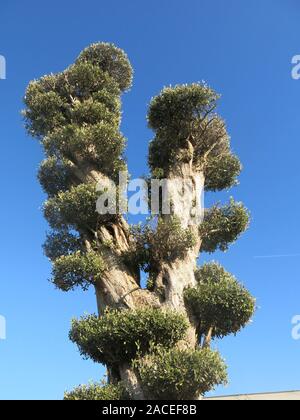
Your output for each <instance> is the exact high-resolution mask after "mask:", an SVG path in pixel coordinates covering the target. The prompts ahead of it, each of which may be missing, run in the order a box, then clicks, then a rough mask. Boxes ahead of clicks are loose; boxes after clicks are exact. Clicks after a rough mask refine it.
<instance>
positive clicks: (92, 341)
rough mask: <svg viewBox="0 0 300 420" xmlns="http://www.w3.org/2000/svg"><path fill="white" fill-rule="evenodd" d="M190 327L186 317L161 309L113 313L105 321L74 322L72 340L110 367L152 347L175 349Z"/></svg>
mask: <svg viewBox="0 0 300 420" xmlns="http://www.w3.org/2000/svg"><path fill="white" fill-rule="evenodd" d="M187 327H188V324H187V320H186V318H185V316H184V315H181V314H179V313H176V312H172V311H163V310H160V309H146V308H144V309H137V310H134V311H133V310H122V311H117V310H110V311H108V312H107V313H106V314H105V315H104V316H102V317H101V318H98V317H97V316H86V317H83V318H81V319H80V320H73V323H72V329H71V332H70V339H71V341H72V342H74V343H76V344H77V345H78V347H79V350H80V353H81V354H82V355H83V356H85V357H90V358H91V359H92V360H93V361H95V362H98V363H104V364H108V365H114V364H120V363H124V362H130V361H132V360H133V359H134V358H135V357H136V355H137V353H138V352H140V353H142V354H145V353H146V352H147V351H148V350H149V348H150V345H151V344H153V343H154V344H161V345H163V346H164V347H167V348H169V347H172V346H174V345H175V344H176V343H177V342H178V341H179V340H181V339H183V338H184V336H185V332H186V330H187Z"/></svg>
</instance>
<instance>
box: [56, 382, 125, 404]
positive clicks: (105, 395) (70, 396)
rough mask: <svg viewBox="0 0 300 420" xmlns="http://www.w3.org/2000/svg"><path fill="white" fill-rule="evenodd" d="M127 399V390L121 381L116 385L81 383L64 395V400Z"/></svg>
mask: <svg viewBox="0 0 300 420" xmlns="http://www.w3.org/2000/svg"><path fill="white" fill-rule="evenodd" d="M128 399H129V397H128V395H127V392H126V390H125V388H124V386H123V385H122V384H121V383H119V384H117V385H113V384H109V385H101V384H97V383H92V384H90V385H81V386H79V387H77V388H75V389H73V391H70V392H66V393H65V396H64V400H65V401H102V400H103V401H116V400H128Z"/></svg>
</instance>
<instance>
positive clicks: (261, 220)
mask: <svg viewBox="0 0 300 420" xmlns="http://www.w3.org/2000/svg"><path fill="white" fill-rule="evenodd" d="M299 21H300V4H299V1H297V0H251V1H248V2H246V1H240V0H226V1H225V0H187V1H184V2H183V1H179V0H172V1H170V0H152V1H151V2H146V1H144V0H129V1H126V2H125V1H121V0H110V1H103V0H85V1H84V2H74V1H61V0H59V1H58V0H52V1H51V2H43V3H41V2H40V1H37V0H27V1H21V0H20V1H16V0H11V1H8V0H6V1H2V2H1V15H0V54H2V55H5V57H6V59H7V80H5V81H2V80H1V81H0V140H1V153H0V173H1V176H0V190H1V196H2V199H1V206H0V224H1V234H2V235H1V236H2V240H1V254H0V255H1V265H0V314H1V315H4V316H5V317H6V319H7V340H6V341H0V398H1V399H13V398H20V399H29V398H31V399H59V398H61V397H62V395H63V392H64V390H65V389H70V388H72V387H73V386H75V385H77V384H80V383H86V382H88V381H89V380H90V379H94V380H97V379H99V378H100V377H101V376H102V374H103V369H101V367H99V366H97V365H94V364H92V363H91V362H89V361H84V360H82V359H81V358H80V356H79V354H78V352H77V349H76V348H75V347H74V346H73V345H72V344H71V343H70V342H69V341H68V337H67V336H68V331H69V326H70V319H71V318H72V317H74V316H80V315H81V314H83V313H84V312H85V311H87V312H93V311H95V301H94V300H95V299H94V296H93V293H92V292H88V293H86V294H84V293H82V292H76V293H69V294H63V293H61V292H58V291H56V290H54V289H53V287H52V285H51V284H50V283H48V282H47V278H48V277H49V274H50V265H49V263H48V261H47V259H46V258H45V257H44V256H43V254H42V250H41V244H42V242H43V240H44V236H45V231H46V229H47V226H46V223H45V222H44V220H43V218H42V214H41V211H40V207H41V204H42V202H43V200H44V196H43V194H42V192H41V189H40V187H39V185H38V182H37V181H36V178H35V175H36V170H37V167H38V163H39V161H40V160H41V158H42V155H41V151H40V148H39V146H38V144H37V143H36V142H35V141H33V140H31V139H30V138H28V137H27V136H26V135H25V132H24V129H23V126H22V120H21V117H20V114H19V112H20V110H21V108H22V95H23V92H24V90H25V87H26V85H27V84H28V82H29V81H30V80H31V79H33V78H37V77H40V76H41V75H44V74H46V73H49V72H56V71H60V70H63V69H64V68H65V67H66V66H67V65H69V64H70V63H71V62H72V61H73V60H74V59H75V57H76V56H77V54H78V53H79V52H80V50H81V49H83V48H84V47H85V46H87V45H89V44H90V43H92V42H95V41H109V42H114V43H116V44H117V45H118V46H120V47H122V48H123V49H125V50H126V52H127V53H128V55H129V57H130V59H131V61H132V64H133V66H134V69H135V78H134V87H133V89H132V91H131V92H130V93H129V94H127V95H126V96H125V97H124V116H123V131H124V133H125V134H126V136H127V137H128V139H129V146H128V160H129V165H130V170H131V173H132V174H133V175H134V176H139V175H141V174H144V173H146V172H147V167H146V154H147V144H148V141H149V139H151V132H150V131H149V130H148V129H147V126H146V120H145V115H146V110H147V104H148V103H149V100H150V98H151V96H153V95H155V94H157V93H158V92H159V90H160V89H161V88H162V87H163V86H164V85H169V84H175V83H186V82H187V83H189V82H194V81H199V80H202V79H204V80H206V81H207V82H208V83H209V84H210V85H211V86H212V87H214V88H215V89H216V90H217V91H219V92H220V93H222V95H223V97H222V101H221V105H220V112H221V114H222V116H223V117H224V118H225V119H226V120H227V124H228V128H229V131H230V133H231V136H232V144H233V148H234V150H235V151H236V152H237V153H238V154H239V155H240V157H241V159H242V161H243V164H244V167H245V170H244V172H243V175H242V176H241V185H240V187H239V188H236V189H234V190H233V191H231V192H230V194H231V195H233V196H234V197H235V198H237V199H240V200H243V201H244V202H245V203H246V205H247V206H248V207H249V208H250V210H251V212H252V225H251V229H250V230H249V232H247V234H245V235H244V236H243V238H242V239H241V240H240V241H238V243H237V244H236V245H234V246H233V247H232V248H231V249H230V251H229V252H228V253H227V254H222V255H217V256H214V258H218V259H219V260H220V261H221V263H222V264H224V266H225V267H226V268H227V269H228V270H230V271H232V272H233V273H235V274H236V275H237V276H238V278H239V279H241V280H243V282H244V283H245V284H246V285H247V287H248V288H250V290H251V291H252V293H253V294H254V295H255V296H256V297H257V298H258V306H259V310H258V312H257V315H256V317H255V319H254V323H253V325H251V326H250V327H248V328H247V329H246V330H245V331H244V332H243V333H242V334H240V335H238V336H237V337H231V338H227V339H226V340H224V341H223V342H220V343H216V345H217V346H218V347H219V349H220V351H221V352H222V354H223V355H224V357H225V358H226V360H227V362H228V364H229V366H230V369H229V372H230V379H231V381H230V386H229V387H228V388H227V389H223V388H222V389H218V390H217V394H228V393H229V394H232V393H250V392H260V391H277V390H289V389H299V388H300V383H299V377H300V363H299V354H300V341H298V342H297V341H293V340H292V338H291V328H292V327H291V318H292V317H293V316H294V315H295V314H300V299H299V296H300V282H299V279H300V257H296V256H294V257H281V258H268V259H267V258H265V259H256V258H254V257H255V256H258V255H279V254H300V244H299V238H298V235H299V231H300V217H299V207H300V194H299V183H300V173H299V155H300V138H299V135H300V119H299V113H300V80H299V81H295V80H293V79H292V78H291V68H292V65H291V59H292V57H293V56H294V55H296V54H300V27H299ZM230 194H217V195H215V197H212V196H209V197H208V201H209V202H211V201H212V199H220V198H222V199H223V198H224V197H226V196H229V195H230ZM208 258H210V257H208V256H203V257H202V259H203V261H204V260H205V259H208Z"/></svg>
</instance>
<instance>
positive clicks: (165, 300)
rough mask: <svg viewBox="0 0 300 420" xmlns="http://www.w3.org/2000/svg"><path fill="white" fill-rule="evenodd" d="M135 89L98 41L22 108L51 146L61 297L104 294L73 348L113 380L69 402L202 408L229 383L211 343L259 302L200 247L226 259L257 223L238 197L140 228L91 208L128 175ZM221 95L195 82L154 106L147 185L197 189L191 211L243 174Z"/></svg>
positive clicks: (51, 206) (43, 176)
mask: <svg viewBox="0 0 300 420" xmlns="http://www.w3.org/2000/svg"><path fill="white" fill-rule="evenodd" d="M131 84H132V68H131V65H130V62H129V60H128V58H127V56H126V54H125V53H124V52H123V51H122V50H120V49H118V48H117V47H115V46H114V45H112V44H106V43H98V44H93V45H91V46H90V47H88V48H87V49H85V50H84V51H83V52H82V53H81V54H80V55H79V57H78V58H77V59H76V61H75V62H74V64H72V65H71V66H70V67H68V68H67V69H66V70H64V71H62V72H61V73H58V74H50V75H48V76H44V77H42V78H41V79H39V80H35V81H32V82H31V83H30V84H29V86H28V88H27V91H26V95H25V99H24V100H25V110H24V119H25V123H26V129H27V131H28V133H29V134H30V135H31V136H33V137H35V138H37V139H38V140H39V141H40V142H41V144H42V146H43V148H44V151H45V160H44V161H43V162H42V163H41V166H40V168H39V173H38V178H39V180H40V183H41V185H42V187H43V189H44V191H45V193H46V194H47V195H48V199H47V201H46V203H45V205H44V214H45V217H46V219H47V221H48V222H49V225H50V228H51V230H50V232H49V233H48V235H47V239H46V243H45V245H44V250H45V254H46V255H47V256H48V258H49V259H50V260H51V261H52V263H53V272H52V282H53V284H54V285H55V286H56V287H57V288H59V289H61V290H62V291H64V292H67V291H70V290H73V289H75V288H78V287H81V288H82V289H83V290H86V289H88V288H89V287H93V288H94V289H95V295H96V301H97V307H98V314H97V315H95V314H91V315H90V316H85V317H83V318H81V319H79V320H73V322H72V328H71V331H70V339H71V340H72V341H73V342H74V343H76V344H77V346H78V348H79V350H80V353H81V354H82V355H83V356H84V357H88V358H91V359H92V360H93V361H95V362H96V363H101V364H104V365H106V367H107V372H108V383H107V384H101V383H100V384H90V385H85V386H80V387H79V388H76V389H75V390H73V391H72V392H69V393H66V395H65V399H75V400H76V399H174V400H180V399H198V398H200V397H201V396H202V395H203V394H204V393H206V392H208V391H210V390H211V389H213V388H214V387H215V386H216V385H219V384H223V383H226V380H227V374H226V366H225V364H224V361H223V360H222V358H221V356H220V355H219V353H218V352H216V351H213V350H212V349H211V342H212V340H213V339H215V338H222V337H224V336H227V335H229V334H236V333H237V332H238V331H239V330H240V329H241V328H243V327H244V326H245V325H246V324H247V323H248V322H249V320H250V319H251V317H252V315H253V312H254V309H255V301H254V299H253V298H252V296H251V295H250V294H249V292H248V291H247V290H246V289H245V288H244V287H243V286H242V285H241V284H240V283H239V282H238V281H237V280H236V279H235V278H234V277H233V276H232V275H231V274H229V273H227V272H226V271H225V269H223V268H222V267H221V266H220V265H218V264H217V263H213V264H206V265H203V266H202V267H197V261H198V258H199V255H200V253H201V252H209V253H213V252H215V251H216V250H221V251H226V250H227V249H228V247H229V246H230V244H232V243H233V242H235V241H236V240H237V239H238V237H239V236H240V235H241V234H242V233H243V232H244V231H245V230H246V229H247V227H248V222H249V215H248V211H247V210H246V209H245V207H244V206H243V205H242V204H241V203H237V202H235V201H234V200H233V199H231V201H230V202H229V203H228V204H226V205H224V206H221V205H220V204H216V205H215V206H214V207H212V208H211V209H208V210H205V214H204V218H203V220H201V221H199V223H195V220H193V215H192V214H191V209H189V208H187V209H186V210H183V211H182V212H181V213H179V214H175V213H172V209H171V212H170V214H165V213H164V212H163V211H162V209H161V208H160V209H159V212H158V214H157V216H156V219H155V222H153V220H152V221H151V223H145V224H144V225H138V226H129V224H128V221H127V219H126V217H124V214H122V212H121V211H120V210H118V211H117V212H115V214H99V213H98V212H97V211H96V202H97V199H98V198H99V194H101V193H100V192H99V185H100V187H101V185H107V180H113V181H116V180H117V179H118V174H119V172H120V171H123V172H124V171H126V169H127V168H126V166H127V165H126V161H125V158H124V150H125V146H126V139H125V138H124V136H123V134H122V133H121V131H120V123H121V97H122V95H123V94H124V93H125V92H126V91H128V90H129V89H130V87H131ZM218 100H219V96H218V94H216V93H215V92H214V91H213V90H212V89H211V88H210V87H208V86H207V85H206V84H204V83H195V84H191V85H179V86H175V87H168V88H165V89H163V90H162V92H161V93H160V94H159V95H158V96H156V97H155V98H153V99H152V100H151V103H150V106H149V112H148V124H149V127H150V128H151V129H152V130H153V132H154V136H153V140H152V141H151V142H150V145H149V159H148V163H149V168H150V176H149V178H156V179H158V180H163V179H166V180H169V181H172V180H176V179H178V178H180V179H183V180H188V181H191V185H192V188H191V189H190V190H189V197H188V198H189V199H191V201H192V202H196V203H198V201H197V198H198V197H197V195H198V193H199V189H201V188H202V187H203V188H204V189H205V191H221V190H224V189H229V188H230V187H232V186H234V185H236V184H237V177H238V175H239V173H240V171H241V164H240V161H239V159H238V158H237V156H235V155H234V154H233V153H232V151H231V147H230V139H229V136H228V134H227V129H226V125H225V122H224V120H222V118H221V117H219V116H218V115H217V113H216V107H217V104H218ZM100 189H101V188H100ZM172 199H173V201H174V200H175V201H176V196H175V195H173V196H172ZM173 204H176V202H175V203H174V202H173ZM142 271H143V272H146V273H147V275H148V283H147V287H142V285H141V272H142Z"/></svg>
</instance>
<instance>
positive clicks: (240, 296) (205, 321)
mask: <svg viewBox="0 0 300 420" xmlns="http://www.w3.org/2000/svg"><path fill="white" fill-rule="evenodd" d="M196 279H197V282H198V284H197V287H196V288H190V289H187V290H186V291H185V294H184V297H185V302H186V304H187V306H188V307H189V308H190V310H191V312H192V314H193V315H194V317H195V318H196V319H197V320H198V323H199V334H200V335H202V334H207V333H208V331H209V330H210V329H212V337H213V338H214V337H218V338H220V337H224V336H227V335H229V334H236V333H237V332H238V331H240V330H241V329H242V328H243V327H245V325H246V324H247V323H248V322H249V321H250V319H251V317H252V316H253V314H254V311H255V299H254V298H253V297H252V296H251V294H250V293H249V292H248V290H246V289H245V288H244V287H243V286H242V285H241V284H240V283H238V282H237V280H236V279H235V277H234V276H232V275H231V274H229V273H228V272H226V271H225V270H224V268H223V267H221V266H220V265H219V264H216V263H210V264H205V265H204V266H203V267H201V268H200V269H198V270H197V272H196Z"/></svg>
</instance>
